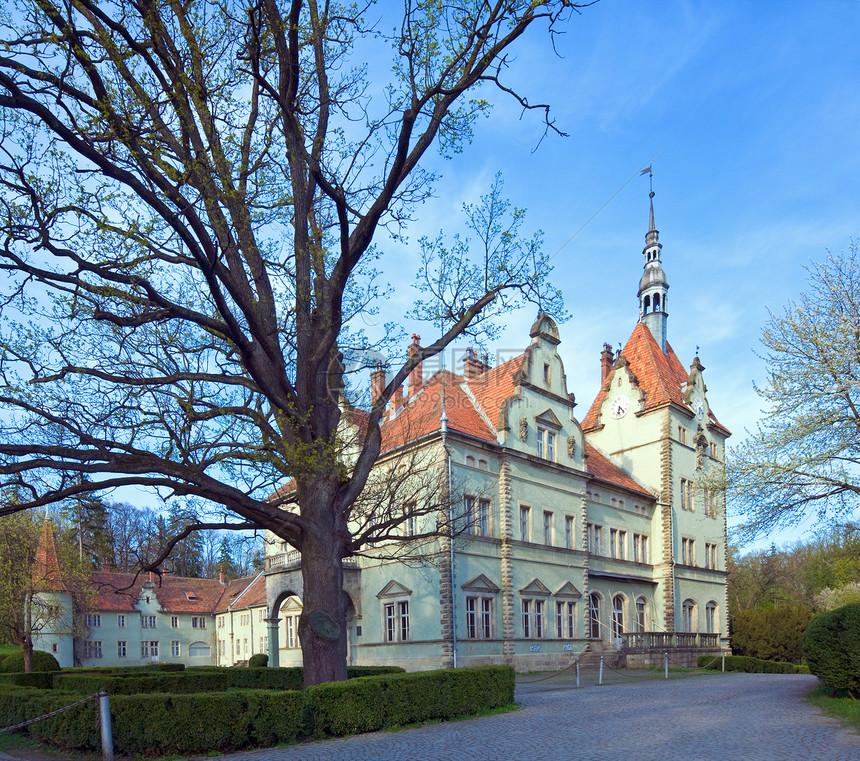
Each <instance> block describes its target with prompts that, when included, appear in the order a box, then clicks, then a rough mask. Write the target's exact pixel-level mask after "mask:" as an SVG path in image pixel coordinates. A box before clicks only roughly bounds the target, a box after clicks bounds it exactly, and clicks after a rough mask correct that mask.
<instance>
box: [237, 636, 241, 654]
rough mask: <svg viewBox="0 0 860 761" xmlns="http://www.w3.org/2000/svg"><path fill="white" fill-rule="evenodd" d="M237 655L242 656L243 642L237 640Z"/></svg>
mask: <svg viewBox="0 0 860 761" xmlns="http://www.w3.org/2000/svg"><path fill="white" fill-rule="evenodd" d="M236 655H242V640H240V639H237V640H236Z"/></svg>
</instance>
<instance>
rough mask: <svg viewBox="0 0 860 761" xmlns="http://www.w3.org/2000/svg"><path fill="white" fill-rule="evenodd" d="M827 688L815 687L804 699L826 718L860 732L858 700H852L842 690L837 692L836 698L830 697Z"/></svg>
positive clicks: (859, 706)
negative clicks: (830, 717) (818, 709)
mask: <svg viewBox="0 0 860 761" xmlns="http://www.w3.org/2000/svg"><path fill="white" fill-rule="evenodd" d="M830 693H831V690H830V688H828V687H816V688H815V689H814V690H812V692H810V693H809V695H807V696H806V699H807V700H808V701H809V702H810V703H812V705H814V706H815V707H816V708H820V709H821V710H822V711H823V712H824V713H826V714H827V715H828V716H832V717H833V718H834V719H840V720H841V721H842V722H844V723H845V724H847V725H848V726H849V727H853V728H854V729H857V730H860V700H853V699H852V698H850V697H849V696H848V695H847V694H846V693H845V691H844V690H838V691H837V692H836V697H830Z"/></svg>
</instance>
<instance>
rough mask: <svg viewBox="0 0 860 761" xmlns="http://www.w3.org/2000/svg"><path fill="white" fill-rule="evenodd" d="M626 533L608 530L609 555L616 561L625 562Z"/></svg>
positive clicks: (615, 529)
mask: <svg viewBox="0 0 860 761" xmlns="http://www.w3.org/2000/svg"><path fill="white" fill-rule="evenodd" d="M626 545H627V532H626V531H622V530H621V529H620V528H612V529H609V555H610V557H613V558H615V559H616V560H625V559H626V557H627V548H626Z"/></svg>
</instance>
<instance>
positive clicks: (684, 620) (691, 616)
mask: <svg viewBox="0 0 860 761" xmlns="http://www.w3.org/2000/svg"><path fill="white" fill-rule="evenodd" d="M695 623H696V603H695V602H694V601H693V600H690V599H687V600H684V602H683V603H682V604H681V627H682V628H681V631H685V632H694V631H696V629H695Z"/></svg>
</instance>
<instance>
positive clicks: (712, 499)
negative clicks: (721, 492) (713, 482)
mask: <svg viewBox="0 0 860 761" xmlns="http://www.w3.org/2000/svg"><path fill="white" fill-rule="evenodd" d="M705 515H706V516H707V517H708V518H716V517H717V492H716V491H714V490H713V489H705Z"/></svg>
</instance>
